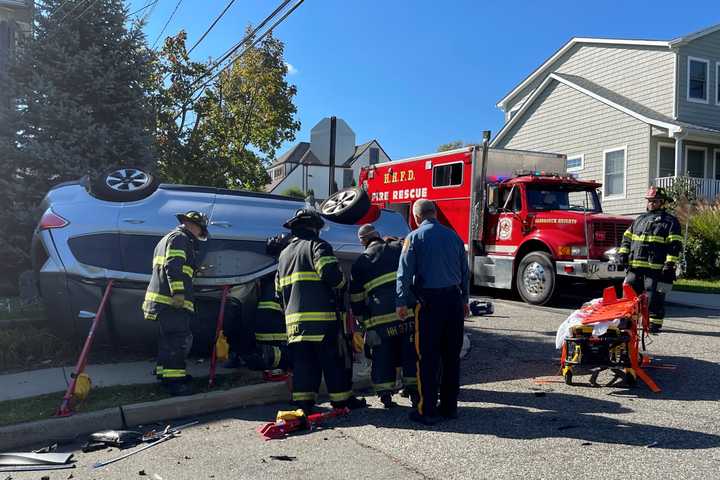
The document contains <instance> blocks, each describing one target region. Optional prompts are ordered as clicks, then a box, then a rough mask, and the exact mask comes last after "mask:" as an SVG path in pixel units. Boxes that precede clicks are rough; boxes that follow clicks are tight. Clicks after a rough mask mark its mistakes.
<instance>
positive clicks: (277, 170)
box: [272, 167, 283, 180]
mask: <svg viewBox="0 0 720 480" xmlns="http://www.w3.org/2000/svg"><path fill="white" fill-rule="evenodd" d="M282 172H283V169H282V167H278V168H275V169H273V171H272V178H273V180H277V179H278V178H280V177H282Z"/></svg>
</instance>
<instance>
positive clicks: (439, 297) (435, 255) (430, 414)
mask: <svg viewBox="0 0 720 480" xmlns="http://www.w3.org/2000/svg"><path fill="white" fill-rule="evenodd" d="M413 216H414V217H415V221H416V223H417V224H418V225H420V226H419V227H418V229H417V230H415V231H413V232H411V233H410V234H409V235H408V236H407V238H406V239H405V242H404V244H403V252H402V255H401V256H400V265H399V268H398V271H397V302H396V305H397V309H396V310H397V315H398V317H400V318H405V317H407V315H408V305H411V304H412V303H413V302H414V300H417V301H418V302H419V304H418V306H417V307H416V309H415V349H416V351H417V355H418V370H417V379H418V389H419V393H420V401H419V402H418V405H417V411H413V412H412V413H411V415H410V418H411V419H412V420H414V421H417V422H420V423H424V424H432V423H435V422H436V421H437V420H439V417H440V416H442V417H444V418H457V397H458V392H459V390H460V349H461V347H462V340H463V321H464V319H465V317H466V316H468V314H469V311H470V310H469V307H468V289H469V280H468V279H469V272H468V260H467V253H466V252H465V245H464V244H463V241H462V240H461V239H460V237H459V236H458V235H457V234H456V233H455V232H454V231H453V230H451V229H449V228H447V227H445V226H444V225H441V224H440V223H439V222H438V220H437V210H436V208H435V204H434V203H433V202H431V201H430V200H426V199H421V200H418V201H417V202H415V204H414V205H413ZM440 372H442V380H441V381H440V382H438V379H439V377H440ZM438 383H440V385H438ZM438 386H439V389H440V405H439V406H437V397H438Z"/></svg>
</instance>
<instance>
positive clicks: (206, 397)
mask: <svg viewBox="0 0 720 480" xmlns="http://www.w3.org/2000/svg"><path fill="white" fill-rule="evenodd" d="M370 386H371V384H370V379H369V378H368V377H360V378H357V379H355V381H354V382H353V389H354V390H355V391H362V390H366V389H367V388H369V387H370ZM289 399H290V393H289V391H288V388H287V385H286V384H285V382H275V383H261V384H257V385H247V386H243V387H238V388H233V389H230V390H223V391H218V392H208V393H200V394H197V395H190V396H187V397H174V398H166V399H163V400H158V401H156V402H145V403H135V404H131V405H123V406H120V407H118V408H108V409H106V410H99V411H97V412H89V413H80V414H76V415H73V416H70V417H63V418H50V419H47V420H38V421H35V422H26V423H20V424H16V425H9V426H6V427H0V451H5V452H6V451H10V450H14V449H17V448H19V447H25V446H28V445H37V444H42V443H47V444H51V443H54V442H56V441H61V442H62V441H71V440H74V439H76V438H77V437H79V436H81V435H87V434H89V433H93V432H97V431H99V430H107V429H119V428H124V427H123V415H124V417H125V423H126V425H127V426H130V427H132V426H136V425H142V424H148V423H154V422H161V421H167V420H173V419H176V418H182V417H193V416H199V415H205V414H208V413H216V412H221V411H224V410H231V409H233V408H240V407H249V406H255V405H269V404H272V403H278V402H283V401H289Z"/></svg>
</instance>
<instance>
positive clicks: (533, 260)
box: [515, 252, 557, 305]
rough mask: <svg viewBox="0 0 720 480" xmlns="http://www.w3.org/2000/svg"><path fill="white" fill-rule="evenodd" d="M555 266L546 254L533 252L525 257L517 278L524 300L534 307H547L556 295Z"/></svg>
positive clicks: (518, 287)
mask: <svg viewBox="0 0 720 480" xmlns="http://www.w3.org/2000/svg"><path fill="white" fill-rule="evenodd" d="M556 283H557V282H556V278H555V265H553V262H552V259H551V258H550V255H549V254H548V253H545V252H531V253H528V254H527V255H525V256H524V257H523V259H522V260H521V261H520V266H518V269H517V275H516V276H515V285H516V286H517V290H518V293H519V294H520V296H521V297H522V299H523V300H524V301H525V302H526V303H529V304H532V305H545V304H546V303H547V302H549V301H550V299H551V298H552V296H553V294H554V293H555V284H556Z"/></svg>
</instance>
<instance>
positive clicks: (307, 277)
mask: <svg viewBox="0 0 720 480" xmlns="http://www.w3.org/2000/svg"><path fill="white" fill-rule="evenodd" d="M345 283H346V281H345V276H344V275H343V273H342V270H340V265H339V264H338V260H337V258H336V257H335V254H334V253H333V250H332V247H331V246H330V244H329V243H327V242H326V241H325V240H321V239H320V238H319V237H317V235H314V234H311V233H301V234H298V235H296V236H295V238H293V239H292V240H291V241H290V244H289V245H288V246H287V247H285V249H284V250H283V251H282V253H281V254H280V259H279V262H278V271H277V276H276V278H275V288H276V290H277V292H278V296H279V297H280V302H281V304H282V306H283V309H284V311H285V325H286V328H287V336H288V343H295V342H321V341H322V340H323V338H324V336H325V332H326V330H327V327H328V325H330V324H332V323H333V322H336V321H337V317H336V314H335V292H334V291H333V290H336V289H341V288H343V287H345Z"/></svg>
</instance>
